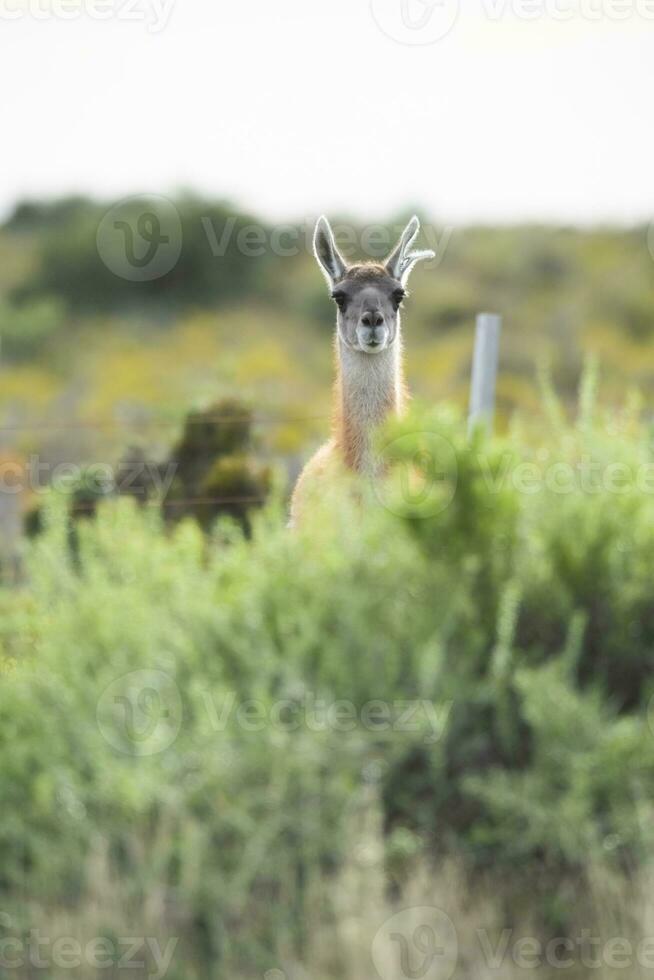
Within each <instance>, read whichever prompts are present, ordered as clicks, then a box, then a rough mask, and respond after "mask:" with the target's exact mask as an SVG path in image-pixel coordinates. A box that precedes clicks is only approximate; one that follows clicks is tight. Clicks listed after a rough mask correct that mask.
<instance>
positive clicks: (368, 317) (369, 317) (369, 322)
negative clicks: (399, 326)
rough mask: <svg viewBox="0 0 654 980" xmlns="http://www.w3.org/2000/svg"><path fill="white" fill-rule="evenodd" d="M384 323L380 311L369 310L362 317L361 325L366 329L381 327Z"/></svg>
mask: <svg viewBox="0 0 654 980" xmlns="http://www.w3.org/2000/svg"><path fill="white" fill-rule="evenodd" d="M383 322H384V317H383V316H382V314H381V313H380V312H379V310H367V311H366V312H365V313H364V314H363V316H362V317H361V323H362V324H363V325H364V327H373V328H374V327H381V325H382V323H383Z"/></svg>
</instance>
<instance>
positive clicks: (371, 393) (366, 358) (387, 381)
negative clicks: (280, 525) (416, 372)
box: [291, 330, 408, 527]
mask: <svg viewBox="0 0 654 980" xmlns="http://www.w3.org/2000/svg"><path fill="white" fill-rule="evenodd" d="M335 348H336V380H335V382H334V393H333V421H332V436H331V439H329V441H328V442H326V443H325V444H324V445H323V446H321V448H320V449H319V450H318V452H317V453H316V454H315V455H314V456H313V457H312V458H311V459H310V460H309V462H308V463H307V465H306V466H305V468H304V470H303V471H302V473H301V475H300V478H299V480H298V482H297V484H296V486H295V490H294V492H293V497H292V500H291V526H292V527H297V526H298V525H299V524H300V523H301V521H302V520H303V518H304V517H305V516H306V513H307V511H308V510H309V509H310V502H311V498H312V497H315V498H316V499H317V500H320V499H321V497H322V496H323V495H324V493H325V492H326V491H327V490H328V489H331V487H332V486H333V485H334V483H335V481H336V480H338V477H339V474H343V473H347V472H348V471H350V472H354V473H359V474H361V475H363V476H369V477H371V478H372V477H373V476H374V474H375V453H374V448H373V439H374V433H375V430H376V429H377V428H378V427H379V426H380V425H382V424H383V423H384V421H385V420H386V419H387V418H388V417H389V416H391V415H400V414H402V412H403V411H404V407H405V405H406V402H407V400H408V393H407V390H406V386H405V383H404V373H403V367H402V339H401V334H400V332H399V330H398V336H397V338H396V341H395V343H394V344H393V346H392V347H391V348H389V349H388V350H386V351H384V352H383V353H382V354H378V355H376V356H373V357H371V356H370V355H368V354H363V353H360V352H358V351H351V350H349V349H348V348H346V347H345V346H344V345H343V343H342V342H341V340H340V339H339V337H338V336H337V337H336V341H335Z"/></svg>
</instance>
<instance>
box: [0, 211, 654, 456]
mask: <svg viewBox="0 0 654 980" xmlns="http://www.w3.org/2000/svg"><path fill="white" fill-rule="evenodd" d="M126 207H127V214H128V219H129V218H130V214H131V212H130V211H129V208H130V205H127V206H126ZM139 207H140V208H142V203H141V204H139V203H138V199H135V203H134V205H133V209H135V211H134V219H135V222H136V219H137V218H138V217H139V215H138V214H137V213H136V212H137V211H138V209H139ZM175 207H176V209H177V213H178V214H179V222H180V231H181V241H182V247H181V253H180V255H179V259H178V261H176V263H175V264H174V266H173V268H172V269H171V270H170V271H168V272H166V273H165V274H163V275H161V276H159V277H158V278H154V279H152V280H150V281H143V282H133V281H129V280H128V279H126V278H124V277H122V276H121V275H120V274H115V272H114V271H111V268H109V267H108V265H107V264H106V256H104V255H103V257H102V258H101V255H100V252H99V249H98V230H99V229H100V228H101V227H102V226H103V219H104V220H106V219H105V216H106V215H107V211H108V206H107V205H106V204H103V203H100V202H94V201H90V200H87V199H84V198H72V199H66V200H60V201H54V202H51V203H40V202H23V203H21V204H19V205H18V206H17V207H16V208H15V210H14V212H13V214H12V215H11V216H10V217H9V219H8V220H7V221H6V223H5V224H4V226H3V227H2V229H0V259H1V261H0V336H1V340H2V347H1V360H0V426H1V427H2V431H1V433H0V452H4V453H11V452H15V453H21V454H23V455H24V454H27V453H29V452H32V451H38V452H39V453H40V454H41V456H42V457H44V458H46V459H50V460H59V459H66V460H79V461H84V460H89V459H98V458H100V459H103V458H106V459H110V460H113V459H115V458H116V457H117V456H119V455H120V453H121V452H123V451H124V450H125V448H126V447H127V446H129V445H130V444H132V443H134V442H137V443H138V444H140V445H144V446H146V447H147V449H148V451H152V452H155V453H157V452H158V453H159V454H160V455H161V454H163V453H165V452H166V451H167V450H168V449H169V448H170V446H171V445H172V444H173V443H174V441H175V439H176V438H177V437H178V435H179V432H180V429H181V423H182V419H183V417H184V415H185V413H186V412H187V411H189V410H190V409H191V408H198V407H202V406H204V405H206V404H207V403H208V402H209V401H210V400H213V399H216V398H225V397H227V398H229V397H234V396H236V397H238V398H240V399H242V400H243V401H244V402H245V403H249V404H250V406H251V407H252V408H253V409H254V412H255V421H256V429H257V437H258V440H259V446H260V449H261V452H262V453H263V454H264V455H270V456H272V457H276V458H280V457H282V458H284V459H285V460H286V462H287V463H289V465H290V466H291V469H292V468H293V466H297V465H298V461H299V459H300V458H301V457H302V456H303V455H304V454H305V453H306V452H308V451H309V449H310V445H311V444H313V443H315V442H316V441H318V440H319V439H320V438H321V437H322V435H323V434H324V432H325V431H326V429H327V427H328V416H329V386H330V379H331V371H332V364H331V360H332V355H331V325H332V320H333V311H332V309H331V304H330V301H329V299H328V297H327V295H326V289H325V286H324V282H323V280H322V277H321V275H320V274H319V272H318V269H317V268H316V266H315V263H314V260H313V258H312V256H311V254H310V250H309V244H308V243H309V242H310V236H311V230H312V229H311V227H310V226H309V225H307V226H306V227H299V226H298V227H297V228H295V229H294V228H292V227H290V226H284V227H281V228H279V227H278V228H273V227H270V226H269V225H266V224H265V223H264V222H261V221H259V220H258V219H257V218H256V217H253V216H251V215H246V214H238V213H236V212H235V211H234V209H233V208H231V207H230V206H229V205H228V204H227V203H221V202H214V201H206V200H202V199H200V198H197V197H193V196H185V197H181V198H179V199H178V200H177V201H175ZM405 217H406V216H405V215H397V216H395V217H394V218H391V219H390V220H389V221H388V222H387V224H386V226H385V228H386V230H387V235H388V241H390V240H391V238H394V237H395V235H396V234H397V232H398V231H399V228H400V226H401V224H402V221H403V219H404V218H405ZM423 219H424V221H423V236H424V237H425V239H426V240H427V241H429V243H430V244H432V245H434V244H436V245H437V249H438V250H439V258H438V259H437V260H436V261H435V262H433V263H431V264H430V265H429V266H427V267H425V268H424V269H421V270H420V271H419V272H418V273H416V275H415V276H414V280H413V283H412V288H413V293H412V296H411V298H410V300H409V302H408V305H407V314H406V318H405V324H406V330H405V333H406V345H407V356H408V373H409V382H410V385H411V388H412V391H413V392H414V394H415V395H417V396H418V397H419V398H420V399H424V400H425V401H428V402H431V403H433V402H438V401H442V400H448V401H452V402H455V403H458V404H459V405H463V404H465V402H466V399H467V385H468V377H469V365H470V355H471V344H472V333H473V331H472V327H473V322H474V315H475V313H476V312H478V311H480V310H483V309H492V310H496V311H498V312H500V313H502V314H503V315H504V317H505V324H506V330H505V335H504V340H503V347H502V364H501V379H500V384H499V417H500V425H503V423H505V421H506V420H507V418H508V417H509V416H511V415H512V414H513V413H514V412H516V411H519V412H521V413H522V414H524V415H526V416H529V415H531V414H532V413H533V414H536V413H537V412H538V395H537V392H536V385H535V371H536V365H537V363H538V362H539V361H542V360H545V359H546V360H547V361H548V362H549V363H550V365H551V371H552V375H553V380H554V383H555V386H556V388H557V390H558V391H559V393H560V394H561V395H562V397H563V399H564V400H566V399H571V398H572V397H573V395H574V392H575V390H576V387H577V383H578V378H579V374H580V370H581V365H582V362H583V360H584V356H585V354H587V353H589V352H591V353H595V354H597V355H599V357H600V360H601V362H602V367H603V382H604V385H603V391H604V395H605V398H606V399H608V400H609V401H615V402H619V401H621V400H622V397H623V395H624V391H625V388H627V387H629V386H631V385H636V386H638V387H639V388H640V389H641V390H642V391H643V392H644V393H645V394H647V393H649V391H650V390H651V389H653V388H654V359H653V358H652V356H651V332H652V330H653V329H654V262H653V259H652V256H651V255H650V252H649V249H648V243H647V229H646V228H644V227H642V228H634V229H631V230H615V229H613V230H612V229H608V228H607V229H597V230H594V231H580V230H575V229H572V228H545V227H519V228H503V229H492V228H467V229H459V230H457V229H454V230H452V229H444V228H441V227H438V226H436V225H433V224H430V221H429V217H428V216H426V215H424V216H423ZM335 224H336V226H337V228H338V225H339V222H338V220H336V221H335ZM341 228H342V230H344V231H346V232H347V234H346V235H345V236H343V235H341V239H340V240H341V241H342V246H343V251H344V252H345V253H346V254H348V255H350V256H351V257H352V258H354V257H355V256H360V255H361V254H365V253H366V252H367V254H368V257H370V258H379V257H381V256H382V255H383V254H385V252H386V251H387V243H386V242H384V241H383V237H384V236H383V234H381V233H380V230H379V229H378V228H377V226H375V229H372V228H368V229H364V228H361V227H357V226H354V225H352V223H347V222H345V221H341ZM348 242H349V244H348ZM438 243H440V245H439V244H438ZM362 249H363V253H362ZM103 258H104V259H105V261H103Z"/></svg>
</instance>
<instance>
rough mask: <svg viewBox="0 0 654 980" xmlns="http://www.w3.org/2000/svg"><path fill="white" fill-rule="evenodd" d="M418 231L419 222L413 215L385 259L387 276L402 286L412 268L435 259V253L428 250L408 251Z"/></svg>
mask: <svg viewBox="0 0 654 980" xmlns="http://www.w3.org/2000/svg"><path fill="white" fill-rule="evenodd" d="M419 231H420V222H419V221H418V218H417V217H416V215H415V214H414V216H413V217H412V218H411V221H410V222H409V223H408V225H407V226H406V228H405V229H404V231H403V232H402V237H401V238H400V240H399V242H398V243H397V245H396V246H395V248H394V249H393V251H392V252H391V254H390V255H389V256H388V258H387V259H386V268H387V270H388V273H389V275H391V276H393V278H394V279H399V280H400V282H401V283H402V285H405V284H406V282H407V281H408V279H409V276H410V275H411V272H412V270H413V267H414V265H415V264H416V263H417V262H424V261H426V260H428V259H435V258H436V253H435V252H432V250H431V249H430V248H426V249H420V250H418V251H414V252H411V251H409V249H410V248H411V246H412V245H413V243H414V242H415V240H416V238H417V237H418V232H419Z"/></svg>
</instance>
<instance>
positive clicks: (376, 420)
mask: <svg viewBox="0 0 654 980" xmlns="http://www.w3.org/2000/svg"><path fill="white" fill-rule="evenodd" d="M336 356H337V375H336V384H335V387H334V401H335V404H334V440H335V442H336V444H337V445H338V447H339V449H340V451H341V453H342V455H343V458H344V460H345V463H346V465H347V466H349V467H350V468H351V469H354V470H358V471H360V472H369V471H371V470H372V469H373V468H374V456H373V446H372V440H373V435H374V432H375V429H376V428H377V427H378V426H379V425H381V424H382V423H383V422H384V420H385V419H387V418H388V417H389V415H399V414H401V413H402V411H403V408H404V404H405V401H406V389H405V386H404V374H403V370H402V340H401V335H400V331H399V328H398V333H397V336H396V339H395V343H394V344H393V345H392V347H390V348H388V349H387V350H385V351H382V352H381V353H380V354H363V353H361V352H359V351H353V350H350V348H349V347H346V346H345V344H343V342H342V340H341V339H340V337H339V336H338V334H337V337H336Z"/></svg>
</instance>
